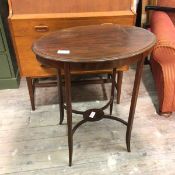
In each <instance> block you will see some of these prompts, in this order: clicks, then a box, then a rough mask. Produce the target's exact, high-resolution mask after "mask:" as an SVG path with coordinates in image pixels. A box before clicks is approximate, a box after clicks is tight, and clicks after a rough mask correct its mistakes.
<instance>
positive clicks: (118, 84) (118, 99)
mask: <svg viewBox="0 0 175 175" xmlns="http://www.w3.org/2000/svg"><path fill="white" fill-rule="evenodd" d="M122 79H123V72H122V71H118V76H117V104H120V97H121V89H122Z"/></svg>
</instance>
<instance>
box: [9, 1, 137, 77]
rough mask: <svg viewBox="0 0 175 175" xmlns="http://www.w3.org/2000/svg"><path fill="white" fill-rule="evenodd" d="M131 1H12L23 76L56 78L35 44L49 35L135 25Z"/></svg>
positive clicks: (12, 25) (11, 19)
mask: <svg viewBox="0 0 175 175" xmlns="http://www.w3.org/2000/svg"><path fill="white" fill-rule="evenodd" d="M131 7H132V3H131V0H123V1H122V3H121V0H103V1H102V0H67V2H66V1H65V0H59V1H58V0H37V1H36V0H35V1H34V0H22V1H21V0H9V11H10V15H9V25H10V29H11V33H12V36H13V41H14V45H15V49H16V55H17V59H18V66H19V69H20V74H21V76H23V77H45V76H51V75H55V70H54V69H51V68H45V67H43V66H42V65H41V64H40V63H39V62H37V60H36V58H35V55H34V54H33V52H32V50H31V46H32V43H33V41H35V40H36V39H38V38H39V37H41V36H43V35H45V34H48V33H49V32H52V31H55V30H58V29H63V28H68V27H73V26H80V25H92V24H101V23H116V24H122V25H134V22H135V14H134V12H133V11H132V10H131Z"/></svg>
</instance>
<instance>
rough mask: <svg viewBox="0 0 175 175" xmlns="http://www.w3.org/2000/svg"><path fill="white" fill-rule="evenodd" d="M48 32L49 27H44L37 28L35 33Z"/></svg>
mask: <svg viewBox="0 0 175 175" xmlns="http://www.w3.org/2000/svg"><path fill="white" fill-rule="evenodd" d="M48 30H49V27H48V26H44V25H39V26H35V31H37V32H47V31H48Z"/></svg>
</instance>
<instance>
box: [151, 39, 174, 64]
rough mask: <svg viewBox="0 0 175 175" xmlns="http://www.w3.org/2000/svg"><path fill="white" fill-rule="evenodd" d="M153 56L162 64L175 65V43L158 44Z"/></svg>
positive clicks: (162, 42) (163, 42)
mask: <svg viewBox="0 0 175 175" xmlns="http://www.w3.org/2000/svg"><path fill="white" fill-rule="evenodd" d="M152 55H153V58H154V59H155V60H157V61H158V62H159V63H160V64H164V65H165V64H175V42H172V41H171V42H170V41H159V42H157V44H156V45H155V46H154V49H153V53H152Z"/></svg>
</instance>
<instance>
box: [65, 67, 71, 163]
mask: <svg viewBox="0 0 175 175" xmlns="http://www.w3.org/2000/svg"><path fill="white" fill-rule="evenodd" d="M64 76H65V100H66V106H67V127H68V146H69V166H71V165H72V154H73V134H72V100H71V75H70V66H69V64H65V65H64Z"/></svg>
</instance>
